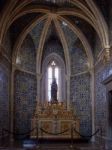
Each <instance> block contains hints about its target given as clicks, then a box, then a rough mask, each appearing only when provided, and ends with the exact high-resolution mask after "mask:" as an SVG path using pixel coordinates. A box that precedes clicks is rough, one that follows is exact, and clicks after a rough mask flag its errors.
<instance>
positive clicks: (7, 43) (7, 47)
mask: <svg viewBox="0 0 112 150" xmlns="http://www.w3.org/2000/svg"><path fill="white" fill-rule="evenodd" d="M3 46H4V47H5V49H4V50H5V51H4V52H5V54H6V56H7V57H8V58H10V59H11V57H12V47H11V39H10V32H9V31H8V32H7V34H6V36H5V39H4V44H3Z"/></svg>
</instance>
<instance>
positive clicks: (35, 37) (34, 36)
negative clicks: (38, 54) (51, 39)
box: [30, 20, 45, 50]
mask: <svg viewBox="0 0 112 150" xmlns="http://www.w3.org/2000/svg"><path fill="white" fill-rule="evenodd" d="M44 24H45V20H43V21H41V22H40V23H39V24H37V25H36V26H35V27H34V28H33V30H32V31H31V32H30V35H31V36H32V39H33V41H34V44H35V48H36V50H37V48H38V46H39V41H40V36H41V33H42V30H43V27H44Z"/></svg>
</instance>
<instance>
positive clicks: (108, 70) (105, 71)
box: [95, 63, 112, 136]
mask: <svg viewBox="0 0 112 150" xmlns="http://www.w3.org/2000/svg"><path fill="white" fill-rule="evenodd" d="M111 74H112V63H110V64H107V65H106V66H104V67H103V68H102V69H100V70H96V72H95V83H96V87H95V97H96V99H95V110H96V117H95V119H96V121H95V123H96V129H98V128H101V129H102V135H104V136H105V135H106V128H107V127H106V125H107V113H108V112H107V111H108V109H107V107H106V106H107V100H106V87H105V85H103V84H102V81H103V80H105V79H106V78H107V77H109V75H111Z"/></svg>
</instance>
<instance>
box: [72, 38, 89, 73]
mask: <svg viewBox="0 0 112 150" xmlns="http://www.w3.org/2000/svg"><path fill="white" fill-rule="evenodd" d="M70 60H71V74H72V75H74V74H77V73H81V72H84V71H87V70H88V64H89V63H88V59H87V55H86V52H85V50H84V47H83V46H82V44H81V42H80V40H79V39H78V40H77V41H76V42H75V44H74V47H72V52H71V53H70Z"/></svg>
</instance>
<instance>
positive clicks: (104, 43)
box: [0, 0, 109, 65]
mask: <svg viewBox="0 0 112 150" xmlns="http://www.w3.org/2000/svg"><path fill="white" fill-rule="evenodd" d="M106 6H109V0H99V1H97V0H94V1H92V0H91V1H90V0H69V1H68V2H64V1H63V0H62V2H61V0H56V1H55V2H50V1H49V0H30V1H29V0H1V1H0V7H1V23H0V43H1V44H3V45H5V38H6V36H7V34H10V40H11V50H12V51H11V53H12V60H13V62H14V61H15V56H16V55H17V51H18V50H19V49H20V47H21V45H22V43H23V41H24V39H25V38H26V36H27V35H28V34H30V35H31V37H32V39H33V41H34V44H35V48H36V49H37V51H38V53H42V50H43V47H44V45H45V43H46V42H47V41H49V40H50V39H51V40H52V39H56V40H59V41H60V43H61V44H62V46H63V49H64V50H65V55H66V57H67V55H68V52H69V50H70V48H69V47H70V46H69V45H70V44H71V45H73V44H75V41H76V40H77V39H79V40H80V41H81V42H82V44H83V46H84V48H85V51H86V54H87V56H88V59H89V62H90V64H91V65H92V64H93V62H94V55H95V50H94V49H95V43H96V39H97V40H98V41H99V45H100V50H99V53H100V51H101V50H103V49H105V48H108V47H109V37H108V27H107V24H108V22H106V21H107V20H108V17H109V11H105V7H106ZM67 32H68V36H66V33H67ZM70 37H73V39H72V42H70V40H69V39H70ZM67 38H68V39H67ZM69 42H70V43H69Z"/></svg>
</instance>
